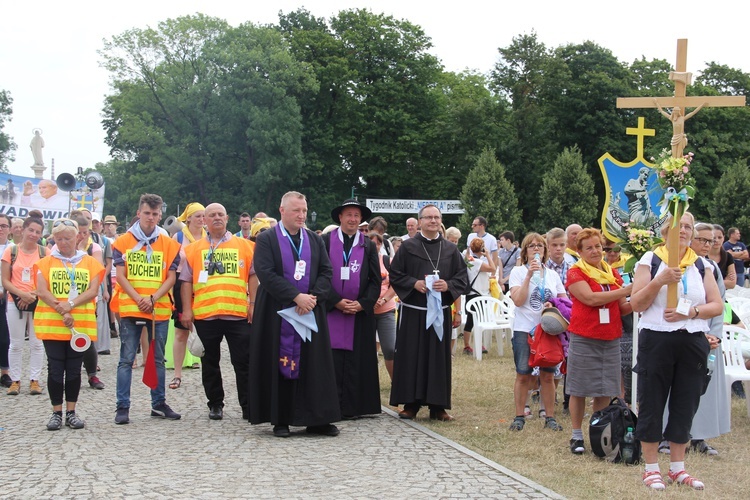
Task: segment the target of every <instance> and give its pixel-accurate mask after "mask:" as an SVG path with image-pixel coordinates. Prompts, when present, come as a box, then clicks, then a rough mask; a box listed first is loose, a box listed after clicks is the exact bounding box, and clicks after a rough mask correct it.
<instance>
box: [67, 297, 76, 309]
mask: <svg viewBox="0 0 750 500" xmlns="http://www.w3.org/2000/svg"><path fill="white" fill-rule="evenodd" d="M68 304H69V305H70V310H71V311H72V310H73V308H74V307H75V306H76V305H75V304H74V303H73V301H72V300H69V301H68Z"/></svg>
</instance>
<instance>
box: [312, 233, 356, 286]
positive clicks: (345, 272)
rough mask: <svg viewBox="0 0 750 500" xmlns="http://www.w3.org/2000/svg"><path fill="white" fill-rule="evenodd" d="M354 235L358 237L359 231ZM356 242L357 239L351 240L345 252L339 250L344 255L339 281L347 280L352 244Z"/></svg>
mask: <svg viewBox="0 0 750 500" xmlns="http://www.w3.org/2000/svg"><path fill="white" fill-rule="evenodd" d="M339 231H340V230H339ZM354 237H355V238H359V233H358V234H356V235H354ZM356 244H357V241H352V247H351V248H350V249H349V253H346V251H344V250H341V253H342V254H343V255H344V265H343V266H341V281H347V280H348V279H349V259H351V258H352V251H354V246H355V245H356ZM301 246H302V245H300V247H301Z"/></svg>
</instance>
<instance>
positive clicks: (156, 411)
mask: <svg viewBox="0 0 750 500" xmlns="http://www.w3.org/2000/svg"><path fill="white" fill-rule="evenodd" d="M151 416H152V417H161V418H166V419H167V420H179V419H180V418H182V415H180V414H179V413H177V412H176V411H174V410H172V408H170V407H169V405H168V404H167V403H159V404H158V405H156V406H154V407H153V408H151Z"/></svg>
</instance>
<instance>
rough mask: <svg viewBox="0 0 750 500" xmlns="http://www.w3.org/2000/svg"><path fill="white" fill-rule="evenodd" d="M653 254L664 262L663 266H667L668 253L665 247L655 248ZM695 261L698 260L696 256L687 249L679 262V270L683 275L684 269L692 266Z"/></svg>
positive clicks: (690, 249) (691, 250)
mask: <svg viewBox="0 0 750 500" xmlns="http://www.w3.org/2000/svg"><path fill="white" fill-rule="evenodd" d="M654 253H655V254H656V256H657V257H659V258H660V259H661V260H662V261H663V262H664V264H666V265H667V266H668V265H669V252H668V251H667V246H666V245H662V246H659V247H656V249H655V250H654ZM696 260H698V254H697V253H695V252H694V251H693V249H692V248H690V247H688V248H687V251H686V252H685V255H683V257H682V260H681V261H680V270H681V271H682V272H683V273H684V272H685V269H687V268H688V266H692V265H693V264H694V263H695V261H696Z"/></svg>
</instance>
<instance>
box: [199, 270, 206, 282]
mask: <svg viewBox="0 0 750 500" xmlns="http://www.w3.org/2000/svg"><path fill="white" fill-rule="evenodd" d="M198 283H208V271H206V270H205V269H203V270H202V271H201V272H200V273H198Z"/></svg>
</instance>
